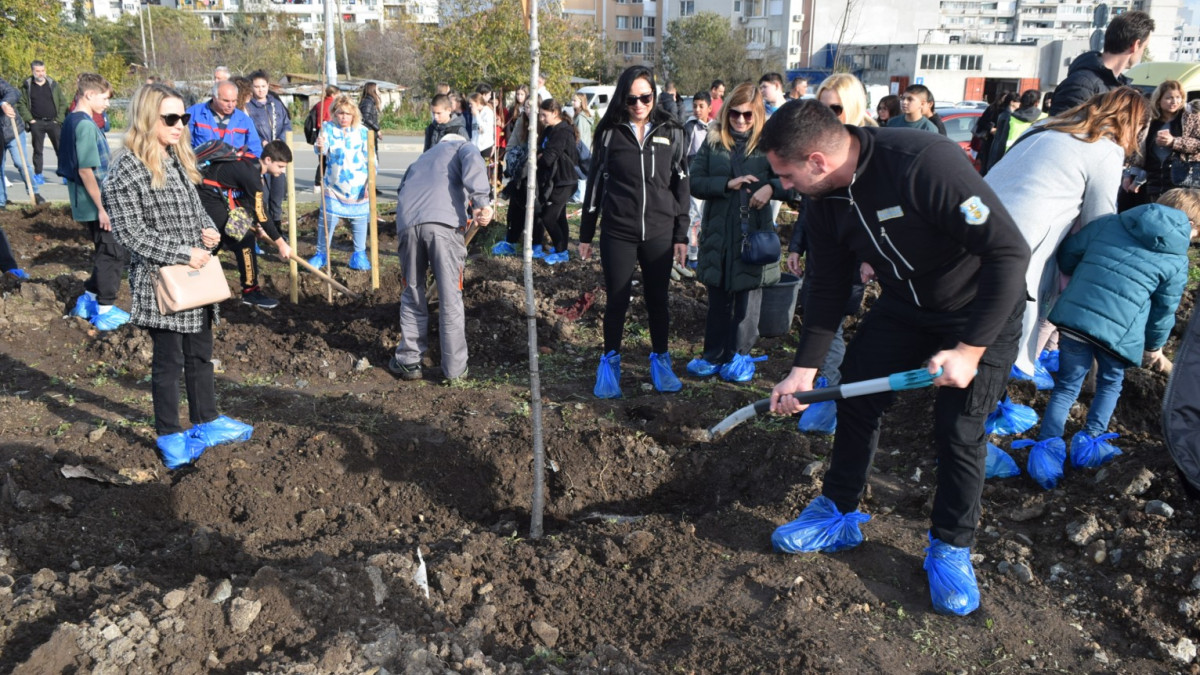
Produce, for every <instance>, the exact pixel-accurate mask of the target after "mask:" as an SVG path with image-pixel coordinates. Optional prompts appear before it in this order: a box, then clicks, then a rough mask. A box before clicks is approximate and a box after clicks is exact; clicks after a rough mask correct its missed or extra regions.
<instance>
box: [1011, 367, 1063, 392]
mask: <svg viewBox="0 0 1200 675" xmlns="http://www.w3.org/2000/svg"><path fill="white" fill-rule="evenodd" d="M1008 376H1009V377H1011V378H1012V379H1014V380H1033V384H1034V386H1036V387H1037V388H1038V390H1039V391H1042V390H1046V389H1053V388H1054V377H1052V376H1051V375H1050V371H1048V370H1046V368H1045V367H1044V366H1043V365H1042V364H1041V363H1040V362H1039V363H1035V364H1033V375H1030V374H1029V373H1026V372H1025V371H1023V370H1021V369H1020V368H1018V367H1016V366H1013V367H1012V370H1010V371H1009V373H1008Z"/></svg>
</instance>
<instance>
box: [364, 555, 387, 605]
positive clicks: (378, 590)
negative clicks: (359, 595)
mask: <svg viewBox="0 0 1200 675" xmlns="http://www.w3.org/2000/svg"><path fill="white" fill-rule="evenodd" d="M367 578H368V579H370V580H371V592H372V593H373V594H374V596H375V606H376V607H378V606H379V605H382V604H383V601H384V600H387V597H388V589H387V584H385V583H383V571H382V570H380V569H379V568H378V567H375V566H373V565H367Z"/></svg>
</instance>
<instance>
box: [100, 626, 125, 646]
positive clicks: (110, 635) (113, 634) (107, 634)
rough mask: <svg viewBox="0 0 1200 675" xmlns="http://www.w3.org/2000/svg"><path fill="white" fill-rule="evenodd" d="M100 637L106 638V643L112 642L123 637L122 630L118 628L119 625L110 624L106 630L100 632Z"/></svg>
mask: <svg viewBox="0 0 1200 675" xmlns="http://www.w3.org/2000/svg"><path fill="white" fill-rule="evenodd" d="M100 637H102V638H104V641H105V642H112V641H113V640H116V639H117V638H119V637H121V629H120V628H117V624H115V623H110V624H108V625H107V626H105V627H104V630H102V631H100Z"/></svg>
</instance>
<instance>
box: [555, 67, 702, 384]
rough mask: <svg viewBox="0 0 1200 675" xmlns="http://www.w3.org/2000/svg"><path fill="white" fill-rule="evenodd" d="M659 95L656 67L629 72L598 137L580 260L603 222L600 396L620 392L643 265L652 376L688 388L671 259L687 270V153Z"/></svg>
mask: <svg viewBox="0 0 1200 675" xmlns="http://www.w3.org/2000/svg"><path fill="white" fill-rule="evenodd" d="M657 96H658V92H657V90H656V89H655V85H654V74H653V73H652V72H651V71H650V69H648V68H646V67H644V66H633V67H631V68H628V69H626V70H625V72H623V73H621V77H620V78H619V79H618V80H617V86H616V91H615V92H614V95H613V100H612V102H613V104H612V105H609V106H608V109H607V110H606V111H605V113H604V117H602V118H601V119H600V122H599V123H598V124H597V125H596V130H595V133H594V135H593V137H592V139H593V140H592V144H593V148H594V149H593V152H592V165H591V169H590V170H589V171H588V183H587V190H586V194H585V196H584V209H583V219H582V222H581V223H580V226H579V257H581V258H583V259H584V260H587V259H588V258H590V257H591V255H592V238H593V237H594V236H595V234H596V225H597V222H599V223H600V224H601V227H600V267H601V269H602V270H603V272H604V286H605V288H606V289H607V291H608V304H607V305H606V307H605V310H604V354H603V356H601V357H600V366H599V368H598V369H597V371H596V386H595V388H594V389H593V392H594V393H595V395H596V396H597V397H598V398H616V397H618V396H620V395H621V388H620V378H621V336H622V333H624V331H625V314H626V312H627V311H628V309H629V301H630V296H631V294H632V292H633V273H634V268H635V267H639V266H640V268H641V271H642V293H643V295H644V297H645V300H646V313H647V314H648V315H649V317H648V323H649V325H650V343H651V353H650V379H651V381H653V382H654V387H655V388H656V389H657V390H658V391H679V389H680V388H681V387H682V386H683V385H682V384H681V383H680V382H679V378H678V377H676V376H675V373H674V372H673V371H672V369H671V355H670V353H668V351H667V333H668V330H669V328H670V315H669V312H668V309H667V290H668V286H669V284H670V281H671V264H672V262H677V263H678V264H679V265H681V266H682V265H683V264H684V261H685V260H686V258H687V226H688V204H689V194H688V178H687V168H686V162H687V148H686V147H685V146H686V143H685V141H684V135H683V127H681V126H680V125H679V123H678V122H677V121H675V118H674V117H672V116H671V115H668V114H667V113H665V112H663V111H662V110H661V109H659V108H656V107H655V105H654V103H655V101H656V100H657Z"/></svg>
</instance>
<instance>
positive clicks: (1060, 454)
mask: <svg viewBox="0 0 1200 675" xmlns="http://www.w3.org/2000/svg"><path fill="white" fill-rule="evenodd" d="M1029 446H1033V447H1032V448H1030V450H1029V461H1028V462H1026V464H1025V470H1026V471H1028V472H1029V476H1030V477H1031V478H1033V480H1034V481H1035V482H1037V484H1038V485H1041V486H1042V487H1043V488H1045V489H1047V490H1053V489H1054V487H1055V486H1056V485H1058V481H1059V480H1061V479H1062V476H1063V462H1065V461H1067V444H1066V443H1063V439H1061V438H1058V437H1055V438H1047V439H1046V440H1044V441H1013V444H1012V447H1013V448H1014V449H1016V448H1025V447H1029Z"/></svg>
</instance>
